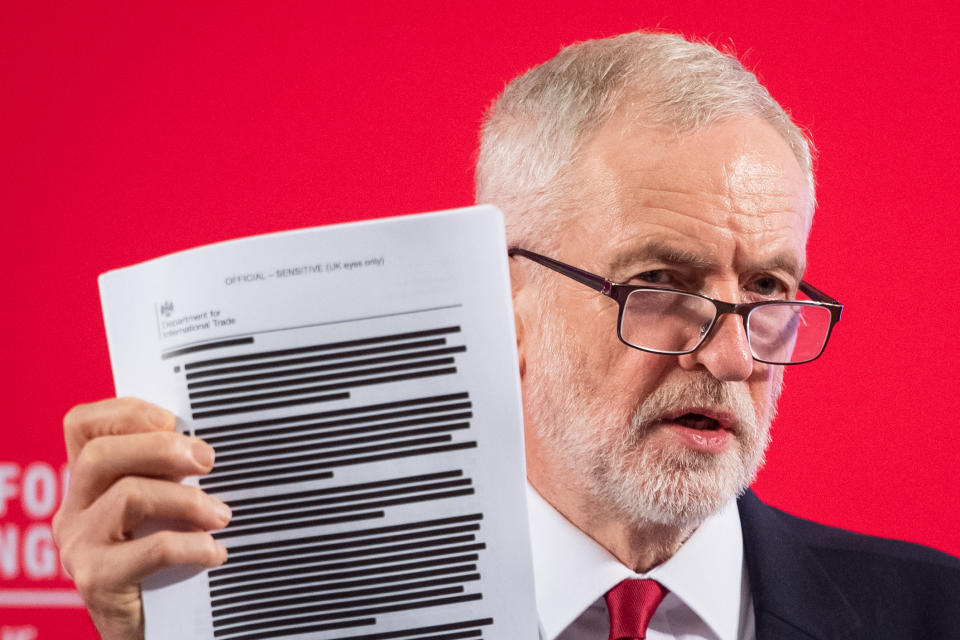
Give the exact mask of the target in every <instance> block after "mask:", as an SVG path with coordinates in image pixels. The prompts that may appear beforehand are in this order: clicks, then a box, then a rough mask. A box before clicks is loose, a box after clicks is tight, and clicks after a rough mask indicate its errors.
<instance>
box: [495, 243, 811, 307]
mask: <svg viewBox="0 0 960 640" xmlns="http://www.w3.org/2000/svg"><path fill="white" fill-rule="evenodd" d="M507 255H508V256H510V257H511V258H512V257H514V256H522V257H524V258H527V259H528V260H533V261H534V262H536V263H538V264H542V265H543V266H545V267H547V268H549V269H553V270H554V271H556V272H558V273H562V274H563V275H565V276H567V277H568V278H573V279H574V280H576V281H577V282H579V283H580V284H585V285H587V286H588V287H590V288H591V289H595V290H597V291H600V292H602V293H606V292H607V291H609V285H610V283H609V282H607V280H606V278H603V277H601V276H598V275H596V274H593V273H590V272H589V271H584V270H583V269H578V268H576V267H573V266H570V265H569V264H566V263H564V262H560V261H559V260H554V259H553V258H548V257H547V256H542V255H540V254H539V253H534V252H533V251H527V250H526V249H521V248H519V247H511V248H510V249H507ZM807 295H809V294H807Z"/></svg>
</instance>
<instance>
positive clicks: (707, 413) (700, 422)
mask: <svg viewBox="0 0 960 640" xmlns="http://www.w3.org/2000/svg"><path fill="white" fill-rule="evenodd" d="M663 421H664V422H670V423H672V424H675V425H679V426H681V427H686V428H687V429H694V430H696V431H734V427H733V425H734V424H735V420H734V417H733V415H731V414H728V413H727V412H725V411H720V410H713V409H706V408H703V407H696V408H694V407H684V408H683V409H680V410H678V411H676V412H675V413H670V414H668V415H666V416H664V417H663Z"/></svg>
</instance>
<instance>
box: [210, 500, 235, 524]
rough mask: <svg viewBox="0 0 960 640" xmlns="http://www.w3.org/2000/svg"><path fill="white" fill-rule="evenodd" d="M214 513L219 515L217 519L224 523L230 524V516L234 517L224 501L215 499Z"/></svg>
mask: <svg viewBox="0 0 960 640" xmlns="http://www.w3.org/2000/svg"><path fill="white" fill-rule="evenodd" d="M213 512H214V513H215V514H217V517H218V518H219V519H220V520H221V521H222V522H225V523H226V522H230V516H232V515H233V512H232V511H230V507H228V506H227V505H226V503H225V502H223V501H222V500H217V499H216V498H213Z"/></svg>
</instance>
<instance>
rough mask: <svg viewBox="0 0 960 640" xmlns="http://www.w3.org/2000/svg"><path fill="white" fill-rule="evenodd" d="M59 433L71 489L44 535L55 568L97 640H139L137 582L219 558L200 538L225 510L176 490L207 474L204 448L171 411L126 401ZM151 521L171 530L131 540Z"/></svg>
mask: <svg viewBox="0 0 960 640" xmlns="http://www.w3.org/2000/svg"><path fill="white" fill-rule="evenodd" d="M63 428H64V435H65V438H66V443H67V459H68V462H69V466H70V488H69V491H68V492H67V495H66V497H65V498H64V500H63V504H62V505H61V506H60V510H59V511H57V513H56V515H55V516H54V518H53V533H54V537H55V539H56V541H57V546H58V547H59V548H60V558H61V560H62V562H63V566H64V569H65V570H66V571H67V573H68V574H69V575H70V576H71V577H72V578H73V580H74V582H75V583H76V586H77V590H78V591H79V592H80V595H81V596H82V597H83V601H84V602H85V603H86V605H87V608H88V609H89V610H90V615H91V617H92V618H93V621H94V624H96V626H97V629H98V630H99V631H100V635H101V637H102V638H103V639H104V640H132V639H139V638H143V611H142V608H141V602H140V581H141V580H142V579H143V578H144V577H145V576H146V575H148V574H150V573H152V572H154V571H156V570H158V569H161V568H163V567H169V566H172V565H183V564H192V565H199V566H202V567H214V566H217V565H220V564H222V563H223V562H224V561H225V560H226V558H227V552H226V549H225V548H224V547H223V545H221V544H220V543H219V542H217V541H216V540H214V539H213V537H212V536H210V534H208V533H206V530H208V529H220V528H222V527H224V526H226V524H227V522H228V521H229V520H230V510H229V508H228V507H227V505H225V504H224V503H223V502H221V501H220V500H217V499H216V498H214V497H212V496H208V495H207V494H205V493H204V492H203V491H201V490H200V489H197V488H196V487H190V486H186V485H182V484H179V482H178V481H179V480H180V479H181V478H184V477H186V476H191V475H198V474H205V473H208V472H209V471H210V469H211V468H212V466H213V449H212V448H211V447H210V446H209V445H207V444H206V443H204V442H203V441H201V440H199V439H197V438H190V437H187V436H184V435H181V434H179V433H177V432H176V431H175V430H174V417H173V414H171V413H170V412H168V411H165V410H163V409H161V408H159V407H156V406H154V405H151V404H149V403H147V402H144V401H142V400H137V399H134V398H115V399H110V400H103V401H101V402H95V403H91V404H84V405H78V406H76V407H74V408H73V409H71V410H70V411H69V412H68V413H67V415H66V416H65V417H64V420H63ZM151 520H157V521H161V522H166V523H176V525H175V526H176V527H177V529H176V530H170V529H168V530H160V531H157V532H155V533H151V534H149V535H147V536H144V537H142V538H137V539H134V538H133V536H132V533H133V531H135V530H136V529H137V528H138V526H139V525H140V524H142V523H144V522H147V521H151ZM167 526H174V525H167Z"/></svg>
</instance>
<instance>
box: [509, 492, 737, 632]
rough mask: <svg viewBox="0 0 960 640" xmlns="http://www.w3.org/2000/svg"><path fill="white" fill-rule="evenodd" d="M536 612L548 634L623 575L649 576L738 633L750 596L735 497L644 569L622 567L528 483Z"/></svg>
mask: <svg viewBox="0 0 960 640" xmlns="http://www.w3.org/2000/svg"><path fill="white" fill-rule="evenodd" d="M527 506H528V510H529V517H530V537H531V540H532V543H533V544H532V546H533V571H534V581H535V584H536V597H537V611H538V613H539V614H540V624H541V626H542V628H543V633H544V637H545V638H547V640H552V639H553V638H555V637H556V636H557V635H559V634H560V632H561V631H563V630H564V629H565V628H566V627H567V626H568V625H569V624H570V623H571V622H573V621H574V620H575V619H576V618H577V617H578V616H579V615H580V614H581V613H582V612H583V611H584V610H586V609H587V608H588V607H589V606H590V605H591V604H592V603H593V602H594V601H595V600H597V599H598V598H600V597H601V596H602V595H603V594H604V593H606V592H607V591H608V590H610V588H611V587H613V586H614V585H616V584H617V583H618V582H620V581H621V580H624V579H626V578H636V577H641V578H654V579H655V580H657V581H658V582H660V583H661V584H662V585H663V586H665V587H667V588H668V589H669V590H670V592H671V593H672V594H674V595H676V596H677V597H678V598H679V599H680V600H682V601H683V602H684V603H685V604H686V605H687V606H688V607H689V608H690V609H691V610H692V611H693V612H694V613H695V614H696V615H698V616H699V617H700V618H701V619H702V620H703V621H704V622H705V623H706V624H707V625H708V626H709V627H710V628H711V629H712V630H713V632H714V633H716V634H717V636H718V637H719V638H720V639H721V640H736V638H737V634H738V630H739V627H740V615H741V611H742V610H743V608H744V607H743V598H749V590H748V589H747V588H746V584H745V583H744V576H745V573H744V571H743V538H742V536H741V531H740V518H739V515H738V513H737V506H736V502H735V501H732V500H731V501H730V502H729V503H728V504H727V505H725V506H724V507H723V508H722V509H721V510H720V511H719V512H718V513H716V514H715V515H713V516H711V517H710V518H708V519H707V520H706V521H704V523H703V524H701V525H700V527H699V528H698V529H697V530H696V531H695V532H694V533H693V535H692V536H690V538H689V539H688V540H687V541H686V542H685V543H684V544H683V546H681V547H680V549H679V551H677V553H676V554H674V555H673V557H671V558H670V559H669V560H667V561H666V562H664V563H663V564H661V565H659V566H657V567H655V568H653V569H652V570H650V571H649V572H648V573H646V574H637V573H634V572H633V571H632V570H630V569H629V568H627V567H626V566H624V565H623V564H621V563H620V561H619V560H617V559H616V558H615V557H614V556H613V555H611V554H610V553H609V552H608V551H607V550H606V549H604V548H603V547H602V546H600V545H599V544H597V543H596V542H595V541H594V540H593V539H592V538H590V537H589V536H587V535H586V534H585V533H583V532H582V531H580V530H579V529H578V528H577V527H575V526H574V525H573V524H571V523H570V522H569V521H568V520H567V519H566V518H564V517H563V516H562V515H561V514H560V513H559V512H558V511H557V510H556V509H554V508H553V507H552V506H551V505H550V504H549V503H548V502H547V501H546V500H544V499H543V498H542V497H541V496H540V494H539V493H537V492H536V490H534V489H533V488H532V487H531V486H530V485H529V484H528V485H527Z"/></svg>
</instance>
